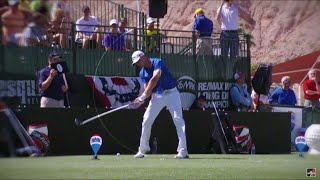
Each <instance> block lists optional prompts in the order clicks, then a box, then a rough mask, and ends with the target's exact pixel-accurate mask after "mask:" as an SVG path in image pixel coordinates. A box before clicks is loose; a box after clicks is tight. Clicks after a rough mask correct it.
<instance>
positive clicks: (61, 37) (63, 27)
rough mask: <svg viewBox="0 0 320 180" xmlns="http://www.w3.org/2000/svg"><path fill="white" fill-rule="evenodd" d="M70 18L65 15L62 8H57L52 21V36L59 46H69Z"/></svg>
mask: <svg viewBox="0 0 320 180" xmlns="http://www.w3.org/2000/svg"><path fill="white" fill-rule="evenodd" d="M70 23H71V22H70V19H69V18H66V17H65V13H64V11H63V10H62V9H57V10H56V11H55V15H54V16H53V19H52V22H51V28H50V31H51V38H50V39H52V40H53V43H57V44H58V45H59V47H62V48H68V47H69V34H70V31H71V24H70Z"/></svg>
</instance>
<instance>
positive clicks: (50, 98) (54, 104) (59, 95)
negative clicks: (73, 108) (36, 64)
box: [39, 52, 68, 108]
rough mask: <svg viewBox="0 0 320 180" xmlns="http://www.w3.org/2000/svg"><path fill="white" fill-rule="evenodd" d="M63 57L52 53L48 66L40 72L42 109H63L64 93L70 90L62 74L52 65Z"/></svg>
mask: <svg viewBox="0 0 320 180" xmlns="http://www.w3.org/2000/svg"><path fill="white" fill-rule="evenodd" d="M60 60H61V56H60V55H58V54H57V53H56V52H52V53H51V54H50V55H49V58H48V66H47V67H45V68H43V69H42V70H41V71H40V75H39V89H40V94H41V102H40V107H41V108H63V107H64V93H65V92H66V91H67V90H68V88H67V87H66V86H65V83H64V80H63V77H62V74H58V72H57V70H55V69H53V67H52V65H53V64H55V63H58V62H59V61H60Z"/></svg>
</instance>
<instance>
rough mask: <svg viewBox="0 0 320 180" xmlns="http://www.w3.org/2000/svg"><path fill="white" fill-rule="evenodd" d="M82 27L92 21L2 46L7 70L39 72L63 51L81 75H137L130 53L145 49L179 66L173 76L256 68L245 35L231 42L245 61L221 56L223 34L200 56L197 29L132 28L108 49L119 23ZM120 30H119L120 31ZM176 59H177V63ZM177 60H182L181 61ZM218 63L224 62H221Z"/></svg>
mask: <svg viewBox="0 0 320 180" xmlns="http://www.w3.org/2000/svg"><path fill="white" fill-rule="evenodd" d="M76 26H78V27H80V26H87V27H88V26H89V25H81V24H77V25H76V24H74V23H68V24H66V25H64V26H62V27H64V28H59V29H58V30H56V31H54V30H52V29H50V31H48V32H47V33H48V34H49V35H47V41H46V42H45V43H38V41H39V40H37V41H34V43H33V44H28V43H25V44H20V45H22V46H18V45H5V46H1V48H0V52H1V62H0V70H1V72H10V73H23V74H25V73H26V74H30V73H33V72H35V71H36V69H37V68H38V67H42V66H44V65H46V64H47V57H48V54H49V53H50V52H52V51H57V52H59V53H61V54H63V56H64V60H65V61H67V64H68V66H69V69H70V71H71V72H72V73H75V74H96V75H122V76H136V75H137V71H136V70H135V69H134V68H131V67H130V63H131V58H130V56H131V54H132V52H133V51H135V50H137V49H140V50H143V51H144V52H145V53H147V54H148V55H150V56H153V57H161V58H164V59H166V61H167V62H166V63H167V64H169V66H170V67H171V68H170V69H175V71H174V72H173V74H175V75H176V77H180V76H181V75H183V74H185V73H186V72H185V71H186V69H188V73H190V76H191V75H192V77H195V78H196V79H203V80H206V79H210V78H211V77H218V78H219V79H223V78H229V79H232V73H234V72H233V71H234V69H233V68H231V67H234V65H235V64H234V63H235V62H237V64H238V65H239V66H241V67H245V68H244V69H246V71H245V72H249V70H250V51H249V50H250V49H249V48H248V47H249V44H248V42H250V39H248V37H249V36H246V35H242V34H240V35H239V39H240V41H238V40H237V41H234V42H232V41H231V43H237V44H239V46H238V51H239V55H238V56H237V57H233V58H237V59H240V61H228V59H230V57H229V56H222V54H221V46H220V42H221V41H220V39H219V34H212V37H211V40H212V44H211V48H210V49H209V51H210V52H211V51H212V53H209V54H210V55H199V54H197V52H196V46H197V39H196V36H195V33H194V32H192V31H173V30H163V29H159V30H156V31H157V32H158V33H156V34H155V35H151V36H149V35H147V34H146V31H145V30H146V29H145V28H136V27H127V32H126V33H123V34H118V35H117V37H116V38H114V39H113V41H112V42H110V43H109V45H110V44H111V46H113V47H112V48H111V49H108V48H106V47H107V43H106V42H107V40H106V39H107V36H108V34H109V35H110V30H111V29H112V28H114V27H113V26H101V25H100V26H97V28H98V29H97V31H96V32H87V31H77V30H76V29H77V28H76ZM27 28H28V27H26V28H25V30H26V29H27ZM78 29H79V28H78ZM117 31H118V30H117V29H116V31H114V32H117ZM139 32H140V33H139ZM141 32H142V33H141ZM24 33H25V31H24ZM81 33H84V34H86V33H90V35H92V37H90V38H88V37H80V36H79V34H81ZM177 34H178V35H177ZM110 36H111V35H110ZM23 37H24V38H28V37H26V36H23ZM40 37H43V36H40ZM44 39H45V38H44ZM119 41H121V43H119ZM127 42H129V43H127ZM228 43H230V42H228ZM115 44H118V45H115ZM122 45H124V47H122ZM117 46H121V47H117ZM172 59H175V61H171V60H172ZM169 60H170V61H171V62H169ZM177 60H179V62H178V63H177ZM182 62H184V63H185V64H182ZM217 62H219V65H217V64H216V63H217ZM220 62H221V63H220ZM18 66H19V68H17V67H18ZM229 66H230V67H229ZM190 67H192V70H191V68H190ZM237 69H239V68H237ZM240 69H241V68H240Z"/></svg>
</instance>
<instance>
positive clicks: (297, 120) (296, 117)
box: [272, 107, 303, 143]
mask: <svg viewBox="0 0 320 180" xmlns="http://www.w3.org/2000/svg"><path fill="white" fill-rule="evenodd" d="M272 110H273V112H290V113H291V142H292V143H295V139H296V137H297V136H298V135H299V131H300V129H301V127H302V110H303V109H302V108H293V107H292V108H291V107H272Z"/></svg>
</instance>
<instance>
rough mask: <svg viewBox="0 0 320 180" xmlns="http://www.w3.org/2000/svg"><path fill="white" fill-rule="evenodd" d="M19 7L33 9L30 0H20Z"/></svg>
mask: <svg viewBox="0 0 320 180" xmlns="http://www.w3.org/2000/svg"><path fill="white" fill-rule="evenodd" d="M19 8H21V9H25V10H28V11H31V6H30V2H29V1H28V0H20V4H19Z"/></svg>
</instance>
